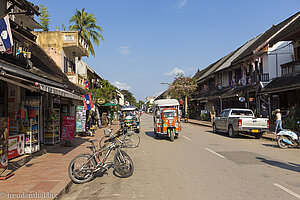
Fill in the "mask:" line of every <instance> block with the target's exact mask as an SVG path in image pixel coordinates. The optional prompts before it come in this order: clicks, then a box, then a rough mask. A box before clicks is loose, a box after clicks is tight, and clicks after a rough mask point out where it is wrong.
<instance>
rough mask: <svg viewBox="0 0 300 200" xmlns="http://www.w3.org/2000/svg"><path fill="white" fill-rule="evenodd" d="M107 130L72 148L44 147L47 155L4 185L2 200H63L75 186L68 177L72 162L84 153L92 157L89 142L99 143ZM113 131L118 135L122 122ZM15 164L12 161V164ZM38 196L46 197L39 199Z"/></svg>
mask: <svg viewBox="0 0 300 200" xmlns="http://www.w3.org/2000/svg"><path fill="white" fill-rule="evenodd" d="M107 128H108V127H106V128H101V129H98V130H97V131H96V134H95V137H78V136H77V137H75V139H74V140H73V141H72V147H65V146H62V145H60V144H58V145H55V146H44V154H42V153H41V155H40V156H37V157H34V158H33V159H31V160H30V161H29V162H27V163H26V164H25V165H24V166H22V167H20V168H18V169H17V170H16V171H14V175H13V176H12V177H10V178H8V179H7V180H2V181H0V200H1V199H26V197H24V198H21V197H22V196H21V197H20V196H19V197H20V198H18V196H13V195H10V194H25V195H26V194H33V195H36V196H32V198H27V199H60V198H61V196H62V195H63V194H64V193H65V192H66V191H67V190H68V188H69V187H70V186H71V184H72V181H71V179H70V178H69V175H68V166H69V163H70V161H71V160H72V159H73V158H74V157H75V156H76V155H78V154H80V153H89V149H87V148H86V146H90V143H89V142H87V141H88V140H89V139H97V140H98V141H99V140H100V139H101V138H102V137H103V136H104V130H105V129H107ZM111 128H112V129H113V132H116V131H118V129H119V122H115V123H114V124H113V125H112V126H111ZM96 144H97V143H96ZM25 157H26V156H25ZM18 159H20V158H18ZM14 160H15V159H13V160H10V161H9V163H11V162H14ZM37 194H39V195H44V196H37ZM9 195H10V196H9Z"/></svg>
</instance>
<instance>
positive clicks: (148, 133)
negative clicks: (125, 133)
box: [145, 131, 168, 140]
mask: <svg viewBox="0 0 300 200" xmlns="http://www.w3.org/2000/svg"><path fill="white" fill-rule="evenodd" d="M145 134H146V135H147V136H149V137H152V138H153V139H155V140H165V139H167V138H168V137H167V136H165V135H161V134H158V137H155V135H154V132H153V131H146V132H145Z"/></svg>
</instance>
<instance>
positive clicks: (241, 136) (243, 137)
mask: <svg viewBox="0 0 300 200" xmlns="http://www.w3.org/2000/svg"><path fill="white" fill-rule="evenodd" d="M205 133H213V134H215V135H219V136H223V137H228V138H230V137H229V135H228V133H223V132H218V133H214V132H213V131H205ZM232 139H255V138H254V137H251V136H248V135H242V134H239V135H237V136H236V137H234V138H232Z"/></svg>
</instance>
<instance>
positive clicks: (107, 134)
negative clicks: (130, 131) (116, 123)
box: [104, 129, 111, 137]
mask: <svg viewBox="0 0 300 200" xmlns="http://www.w3.org/2000/svg"><path fill="white" fill-rule="evenodd" d="M110 133H111V130H109V129H108V130H104V136H105V137H110Z"/></svg>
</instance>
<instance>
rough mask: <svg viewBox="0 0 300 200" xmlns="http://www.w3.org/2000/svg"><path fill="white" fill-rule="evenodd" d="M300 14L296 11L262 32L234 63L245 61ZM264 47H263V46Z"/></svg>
mask: <svg viewBox="0 0 300 200" xmlns="http://www.w3.org/2000/svg"><path fill="white" fill-rule="evenodd" d="M298 14H299V12H298V13H296V14H295V15H293V16H291V17H289V18H288V19H286V20H284V21H283V22H281V23H279V24H277V25H273V26H272V27H271V28H270V29H269V30H267V31H266V32H264V33H263V34H261V35H260V36H259V37H258V38H257V40H256V41H255V42H254V43H252V44H251V45H250V46H249V47H248V48H247V49H246V50H245V51H244V52H243V53H241V55H239V56H238V57H237V58H236V59H235V60H234V61H233V64H237V63H239V62H241V61H243V59H244V58H247V57H248V56H251V55H253V51H255V50H257V48H258V47H261V45H263V44H264V43H265V42H267V41H268V40H269V39H271V37H272V36H274V34H276V33H277V32H278V31H279V30H281V29H282V28H283V27H284V26H285V25H287V24H288V23H289V22H290V21H291V20H293V19H294V18H295V17H297V16H298ZM261 48H263V47H261ZM258 50H259V49H258Z"/></svg>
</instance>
